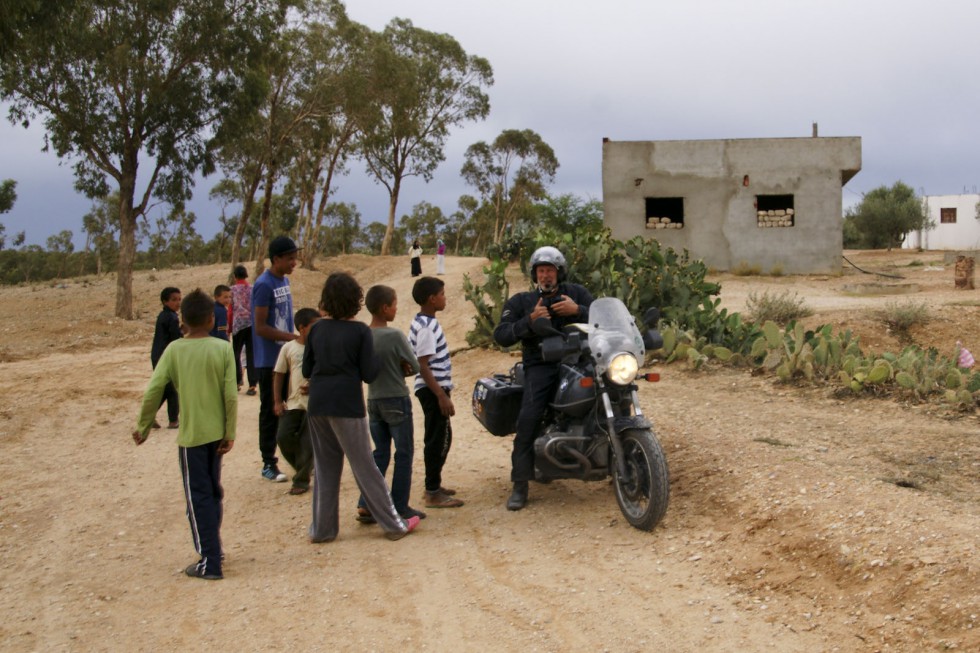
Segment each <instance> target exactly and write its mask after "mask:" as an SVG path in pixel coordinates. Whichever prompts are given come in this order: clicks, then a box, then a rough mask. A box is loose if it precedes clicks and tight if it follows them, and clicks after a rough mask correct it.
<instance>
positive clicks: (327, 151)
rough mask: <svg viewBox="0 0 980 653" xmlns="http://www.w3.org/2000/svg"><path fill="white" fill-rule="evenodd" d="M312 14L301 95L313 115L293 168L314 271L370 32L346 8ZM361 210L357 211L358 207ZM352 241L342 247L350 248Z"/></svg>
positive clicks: (348, 144) (327, 7) (342, 166)
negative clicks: (308, 101)
mask: <svg viewBox="0 0 980 653" xmlns="http://www.w3.org/2000/svg"><path fill="white" fill-rule="evenodd" d="M319 9H320V11H319V13H318V14H313V15H311V17H310V18H311V19H310V20H309V21H308V22H307V24H306V29H305V31H304V34H303V38H304V50H305V52H306V53H307V57H308V59H307V65H306V67H305V69H304V72H303V74H302V75H301V76H300V79H299V85H300V89H299V90H298V94H300V95H302V96H304V97H307V98H309V100H310V102H311V103H312V105H313V107H314V108H313V111H312V112H311V114H310V116H309V118H308V119H307V120H306V121H305V122H304V123H303V124H302V125H300V126H299V127H298V138H297V150H296V158H295V160H294V164H293V166H292V168H291V170H290V178H291V183H292V184H293V185H294V186H295V189H296V193H297V194H298V196H299V200H300V223H299V233H298V234H297V236H298V240H299V242H300V244H301V245H302V246H303V250H302V251H301V252H300V258H301V260H302V262H303V266H304V267H306V268H308V269H314V267H315V258H316V256H317V255H318V254H320V253H322V252H323V251H325V248H324V247H322V246H321V242H320V239H321V237H322V234H323V233H325V230H324V229H323V225H324V220H325V219H327V218H328V217H329V216H330V212H331V208H334V206H333V204H331V202H330V197H331V195H332V194H333V192H334V181H335V179H336V177H337V176H339V175H343V174H346V173H347V162H348V159H349V158H350V156H351V155H352V153H353V146H354V140H355V135H356V133H357V125H356V122H355V120H354V114H355V111H356V107H355V103H356V102H357V101H358V100H359V99H360V98H361V97H363V96H362V94H359V93H358V92H357V88H358V87H360V86H363V83H364V70H363V63H362V61H363V52H364V47H365V43H366V42H367V40H368V38H369V35H370V30H368V29H367V28H366V27H364V26H363V25H359V24H358V23H355V22H353V21H350V20H348V19H347V17H346V14H345V13H344V11H343V5H338V4H337V3H333V2H328V3H325V4H324V5H321V6H320V7H319ZM355 211H356V209H355ZM347 247H349V243H347V244H346V245H344V247H343V248H342V249H344V250H346V248H347Z"/></svg>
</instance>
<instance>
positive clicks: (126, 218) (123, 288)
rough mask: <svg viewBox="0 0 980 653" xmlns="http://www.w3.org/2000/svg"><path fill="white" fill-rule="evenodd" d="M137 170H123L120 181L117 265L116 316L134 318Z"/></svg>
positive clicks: (125, 318) (124, 318) (127, 318)
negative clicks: (134, 211) (134, 203)
mask: <svg viewBox="0 0 980 653" xmlns="http://www.w3.org/2000/svg"><path fill="white" fill-rule="evenodd" d="M135 190H136V171H135V170H134V171H132V172H128V171H124V172H123V178H122V179H121V180H120V182H119V264H118V266H117V267H116V317H118V318H121V319H123V320H132V319H133V263H134V262H135V260H136V216H135V215H133V193H134V192H135Z"/></svg>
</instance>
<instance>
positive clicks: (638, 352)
mask: <svg viewBox="0 0 980 653" xmlns="http://www.w3.org/2000/svg"><path fill="white" fill-rule="evenodd" d="M588 331H589V349H590V350H591V351H592V356H593V357H594V358H595V362H596V372H597V373H598V374H604V373H605V372H606V370H607V369H608V368H609V363H610V361H612V359H613V358H615V357H616V355H618V354H623V353H628V354H633V356H634V357H636V359H637V360H639V361H642V360H643V356H644V354H645V353H646V351H645V349H644V348H643V336H641V335H640V330H639V329H637V328H636V321H635V320H634V319H633V316H632V315H630V312H629V310H628V309H627V308H626V305H625V304H623V302H622V301H620V300H618V299H616V298H615V297H602V298H600V299H597V300H595V301H594V302H592V305H591V306H590V307H589V329H588Z"/></svg>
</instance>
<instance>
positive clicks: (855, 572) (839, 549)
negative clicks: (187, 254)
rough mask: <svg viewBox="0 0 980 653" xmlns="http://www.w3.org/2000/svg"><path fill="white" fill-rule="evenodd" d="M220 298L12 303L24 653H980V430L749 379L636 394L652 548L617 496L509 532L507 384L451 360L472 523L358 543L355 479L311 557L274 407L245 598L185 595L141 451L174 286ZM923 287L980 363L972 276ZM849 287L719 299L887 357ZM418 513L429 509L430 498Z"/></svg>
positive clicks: (6, 479)
mask: <svg viewBox="0 0 980 653" xmlns="http://www.w3.org/2000/svg"><path fill="white" fill-rule="evenodd" d="M426 264H428V265H429V268H430V269H432V268H434V265H432V263H431V262H429V261H425V262H424V263H423V265H426ZM326 267H327V270H328V271H329V269H331V268H332V267H343V268H347V269H351V270H353V271H354V272H355V274H356V276H357V277H358V279H359V280H360V281H361V282H362V284H363V285H364V286H365V287H367V286H369V285H370V284H372V283H378V282H385V283H388V284H389V285H392V286H394V287H395V288H396V290H397V291H398V292H399V296H400V298H401V301H400V308H401V315H400V316H399V321H400V323H396V324H397V325H398V326H405V325H406V324H407V322H408V319H409V317H410V313H411V311H410V310H409V309H410V308H411V300H410V293H409V289H410V286H411V281H412V280H411V278H410V277H409V275H408V274H407V272H408V261H407V259H406V260H404V261H402V260H401V259H398V260H389V259H369V258H366V257H349V258H347V259H344V260H341V261H334V262H331V263H330V265H329V266H326ZM480 267H481V262H480V261H478V260H474V259H465V258H453V257H449V258H448V260H447V275H446V280H447V282H449V289H450V292H449V295H450V304H449V307H448V309H447V311H446V313H445V314H444V316H443V317H442V323H443V325H444V328H445V329H446V331H447V336H448V339H449V341H450V344H451V346H455V347H462V346H463V345H464V343H465V340H464V334H465V332H466V330H468V329H469V328H470V325H471V317H470V316H471V312H470V311H469V308H468V307H467V306H466V305H465V303H464V301H463V299H462V294H461V291H460V290H459V288H458V282H459V281H460V279H461V277H462V274H463V273H469V274H471V275H478V274H479V270H480ZM925 267H938V266H937V265H933V264H932V263H931V262H930V264H929V265H927V266H925ZM402 268H404V269H402ZM223 273H224V270H223V268H220V267H217V266H215V267H211V268H197V269H193V270H180V271H167V272H156V273H153V274H152V278H151V274H150V273H140V274H139V275H138V278H137V283H136V292H137V295H138V297H139V298H140V308H141V310H142V318H141V319H140V320H138V321H135V322H120V321H118V320H114V319H113V318H112V317H111V310H112V292H113V286H112V281H111V280H107V279H102V280H92V279H89V280H86V281H84V282H77V281H69V282H67V283H66V284H65V287H63V288H61V287H58V286H57V285H52V286H44V287H36V288H25V287H19V288H4V289H0V298H2V300H3V304H4V306H5V307H6V310H5V311H4V315H3V316H0V360H2V361H4V362H2V363H0V369H2V370H3V374H2V377H0V397H2V400H0V455H2V458H3V460H4V465H3V473H2V475H0V552H2V558H0V559H2V562H0V568H2V573H0V588H2V591H0V611H2V614H3V615H4V617H5V618H4V620H3V623H2V624H0V642H3V646H2V647H3V649H4V650H5V651H37V650H70V651H98V650H111V651H115V650H154V651H158V650H174V651H185V650H222V651H224V650H243V651H246V650H247V651H252V650H256V651H258V650H273V649H276V650H283V649H302V650H313V651H321V650H322V651H335V650H345V651H346V650H350V651H395V650H422V651H450V650H452V651H596V650H600V651H616V652H619V651H648V650H670V651H698V652H705V651H731V650H774V651H808V652H809V651H921V650H947V649H959V650H964V651H967V650H978V649H980V623H978V614H980V589H978V588H980V571H978V560H980V556H978V546H980V482H978V481H980V422H978V419H977V415H976V414H975V413H974V414H972V415H969V414H966V415H964V414H957V413H952V412H950V411H948V410H946V409H944V408H942V407H938V406H935V405H918V406H916V405H905V404H902V403H900V402H896V401H891V400H880V399H852V398H847V397H837V396H835V395H834V394H833V393H832V392H830V391H829V390H828V389H823V388H799V387H793V386H784V385H778V384H775V383H774V382H773V381H772V380H771V379H770V378H766V377H753V376H751V375H749V374H748V373H747V372H744V371H738V370H719V371H712V372H710V373H693V372H689V371H687V370H686V369H685V368H683V367H680V366H677V365H674V366H670V367H667V368H661V372H662V374H663V381H661V382H660V383H659V384H650V385H646V386H644V387H643V388H642V389H641V400H642V402H643V404H644V406H645V407H646V409H647V412H648V413H649V414H650V415H651V416H652V417H653V419H654V421H655V423H656V426H657V430H658V433H659V435H660V437H661V440H662V443H663V446H664V449H665V451H666V454H667V459H668V464H669V465H670V470H671V476H672V484H671V489H672V496H671V503H670V508H669V510H668V514H667V517H666V518H665V520H664V521H663V523H662V524H661V525H660V526H659V527H658V528H657V529H656V530H654V531H653V532H651V533H643V532H640V531H637V530H635V529H633V528H630V527H629V526H628V525H627V524H626V522H625V520H624V519H623V518H622V517H621V515H620V514H619V511H618V509H617V506H616V502H615V498H614V496H613V492H612V489H611V487H610V486H609V484H608V482H599V483H588V484H586V483H582V482H575V481H564V482H561V481H560V482H554V483H552V484H550V485H547V486H542V485H532V488H531V501H530V503H529V504H528V506H527V508H526V509H525V510H523V511H521V512H517V513H513V512H508V511H506V510H505V509H504V507H503V504H504V501H505V500H506V497H507V495H508V493H509V485H508V483H507V482H506V478H507V475H508V470H509V452H510V440H509V438H495V437H493V436H490V435H489V434H487V433H486V432H485V431H483V430H482V429H481V428H480V426H479V424H478V423H477V422H476V421H475V420H474V419H473V418H472V417H471V415H470V411H469V393H470V390H471V389H472V385H473V382H474V380H475V379H476V378H478V377H480V376H483V375H485V374H487V373H488V372H491V371H503V370H505V369H507V368H508V367H510V365H511V364H512V363H513V360H514V359H513V357H511V356H509V355H507V354H501V353H493V352H486V351H458V352H457V353H456V354H455V355H454V358H453V373H454V377H455V379H456V380H457V383H458V389H457V390H456V392H455V395H454V399H455V403H456V408H457V417H456V418H455V420H454V444H453V449H452V452H451V454H450V459H449V463H448V465H447V468H446V482H447V484H449V485H451V486H453V487H455V488H457V489H458V491H459V496H460V497H461V498H463V499H464V500H465V501H466V505H465V506H464V507H463V508H460V509H455V510H442V511H440V510H429V511H428V512H429V517H428V518H427V519H426V520H424V521H423V522H422V524H421V526H420V527H419V529H418V531H417V532H416V533H414V534H413V535H412V536H410V537H407V538H405V539H403V540H401V541H398V542H389V541H387V540H386V539H385V538H383V537H382V535H381V532H380V530H379V529H378V528H377V527H374V526H364V525H361V524H358V523H357V522H355V521H354V505H355V501H356V487H355V485H354V482H353V478H352V477H351V476H350V475H349V474H347V475H346V476H345V478H344V483H343V495H342V505H346V506H348V507H349V514H350V518H349V519H348V520H344V521H342V523H341V533H340V537H339V538H338V540H337V541H336V542H333V543H331V544H324V545H311V544H309V543H308V541H307V540H306V537H305V530H306V526H307V524H308V521H309V517H310V506H309V495H305V496H300V497H292V496H289V495H287V494H286V490H287V489H288V486H287V485H283V484H273V483H269V482H267V481H265V480H263V479H262V478H261V477H260V476H259V471H260V469H261V459H260V457H259V452H258V445H257V435H256V424H257V412H258V400H257V397H247V396H245V395H244V394H242V395H241V397H240V404H239V410H240V415H239V423H240V429H239V439H238V442H237V443H236V446H235V449H234V450H233V451H232V452H231V454H229V456H228V457H227V459H226V461H225V465H224V479H223V480H224V486H225V490H226V493H227V498H226V512H225V521H224V526H223V529H222V535H223V540H224V542H225V546H226V549H227V556H228V557H227V561H226V564H225V575H226V577H225V580H223V581H221V582H202V581H195V580H192V579H188V578H186V577H185V576H184V575H183V573H182V569H183V567H184V566H185V565H187V564H188V563H189V562H191V561H192V558H193V556H194V552H193V549H192V546H191V542H190V538H189V536H188V532H187V522H186V518H185V517H184V515H183V507H182V506H183V504H182V497H181V491H180V487H179V470H178V467H177V460H176V447H175V445H174V441H173V432H168V431H167V430H166V429H164V430H162V431H154V432H153V433H152V435H151V437H150V440H149V441H148V442H147V443H146V444H145V445H143V446H142V447H140V448H139V449H137V448H136V447H135V446H133V444H132V441H131V440H130V438H129V432H130V431H131V429H132V427H133V423H134V420H135V415H136V411H137V408H138V402H139V398H140V396H141V393H142V390H143V387H144V385H145V383H146V381H147V379H148V377H149V372H150V369H149V367H150V366H149V360H148V358H149V355H148V350H149V339H150V336H151V335H152V328H153V326H152V325H153V318H154V316H155V314H156V311H157V310H158V308H157V306H156V302H155V296H156V294H157V293H158V291H159V287H162V286H164V285H177V286H179V287H181V288H182V289H184V290H185V291H186V290H189V289H191V288H193V287H194V286H196V285H200V286H202V287H205V288H211V287H213V285H214V284H216V283H219V282H221V281H222V278H221V277H222V275H223ZM910 274H912V275H918V276H919V277H921V283H922V285H923V290H922V291H921V292H920V293H919V294H918V295H916V296H915V299H922V300H923V301H929V302H930V303H931V304H930V305H932V306H934V307H935V309H934V310H935V311H936V312H938V313H939V314H941V315H944V316H946V317H945V319H944V320H943V324H942V325H939V326H934V328H933V330H932V331H931V334H932V335H931V337H937V338H940V339H944V340H943V341H945V340H948V338H950V337H960V338H961V339H963V340H964V342H967V343H970V344H972V345H973V347H974V351H975V352H976V351H977V350H980V337H978V331H977V329H978V327H977V324H978V320H977V318H978V317H980V315H978V311H980V309H978V308H977V306H978V303H977V299H978V293H977V292H976V291H970V292H971V293H972V294H970V293H960V294H957V295H953V294H947V293H946V292H945V290H944V288H945V285H946V283H945V282H946V281H947V280H948V286H949V287H950V288H951V287H952V270H951V269H946V270H925V269H923V268H916V269H910ZM947 277H948V279H947ZM322 279H323V273H322V271H321V272H308V271H302V270H300V271H297V274H296V275H294V279H293V284H294V294H295V295H296V306H297V307H300V306H305V305H315V303H316V299H317V297H318V292H319V286H320V285H321V284H322ZM844 281H846V279H844V278H838V277H831V278H810V277H807V278H781V279H771V278H745V279H740V278H729V277H726V278H724V279H723V280H722V283H723V290H722V298H723V301H724V302H725V303H726V305H731V306H732V307H735V308H738V307H739V306H740V305H744V298H745V297H746V295H747V292H749V291H751V290H755V291H758V290H761V289H763V288H766V287H775V288H791V289H795V290H798V291H799V292H800V294H801V296H804V297H805V298H807V300H808V301H809V302H811V303H812V304H814V305H815V306H817V307H818V314H817V315H816V316H814V318H813V319H815V320H820V319H821V318H828V319H837V320H838V321H842V322H849V323H850V325H851V327H852V328H855V329H856V330H858V331H864V332H866V333H867V336H866V337H867V339H877V340H878V341H880V342H881V343H884V346H889V345H890V343H893V341H892V340H890V338H891V336H890V335H889V334H887V333H883V332H882V330H881V329H880V327H878V328H877V330H875V327H874V326H873V320H870V319H868V318H867V317H866V311H867V309H868V307H869V306H873V305H874V303H875V302H880V301H881V298H865V299H866V301H862V302H860V303H858V304H856V305H850V304H848V305H845V306H843V307H842V306H840V303H841V302H839V301H837V298H841V296H840V292H839V284H841V283H842V282H844ZM933 281H935V283H933ZM889 299H894V298H889ZM846 301H847V302H849V301H850V300H849V299H846ZM970 302H972V304H971V303H970ZM961 318H962V320H963V321H960V320H961ZM822 321H827V320H826V319H825V320H822ZM920 335H921V334H920ZM862 339H863V340H864V339H865V336H864V335H862ZM420 412H421V411H419V410H417V411H416V432H417V433H421V425H420V423H419V418H420ZM420 469H421V461H420V460H419V459H418V456H417V457H416V470H417V471H418V470H420ZM413 490H414V492H413V495H414V496H415V497H416V501H415V502H414V503H416V504H420V500H419V499H420V496H421V474H420V473H417V474H416V478H415V482H414V487H413Z"/></svg>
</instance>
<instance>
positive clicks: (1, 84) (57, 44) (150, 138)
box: [0, 0, 290, 319]
mask: <svg viewBox="0 0 980 653" xmlns="http://www.w3.org/2000/svg"><path fill="white" fill-rule="evenodd" d="M289 4H290V3H289V1H288V0H249V1H248V2H245V1H244V0H230V1H229V0H99V1H98V2H96V1H94V0H78V1H76V2H53V3H50V4H48V3H27V2H20V1H18V2H17V3H16V5H17V6H18V7H19V8H20V9H21V10H22V11H23V12H27V14H28V17H27V18H26V19H25V18H24V16H23V14H18V20H17V21H16V22H15V23H13V24H12V25H5V27H4V31H3V32H2V37H3V40H2V43H0V45H2V48H0V96H2V99H4V100H6V101H9V102H10V103H11V104H10V119H11V120H12V121H14V122H19V123H21V124H23V125H24V126H27V125H29V124H30V123H31V122H32V121H33V120H34V119H35V118H38V117H41V118H42V119H43V123H44V127H45V130H46V132H47V136H46V147H47V146H50V147H53V148H54V151H55V153H56V154H57V155H58V156H59V157H71V158H73V159H74V160H75V164H74V168H75V185H76V187H77V188H78V189H80V190H81V191H83V192H84V193H85V194H86V195H87V196H89V197H100V196H105V195H106V194H107V193H108V192H109V190H110V181H111V183H112V185H114V186H115V187H116V188H117V190H118V192H119V219H120V229H119V266H118V276H117V283H116V306H115V313H116V315H117V316H119V317H122V318H126V319H131V318H132V317H133V296H132V272H133V263H134V260H135V255H136V229H137V219H138V218H139V217H140V216H141V215H144V214H145V212H146V210H147V207H148V206H149V203H150V201H151V197H154V196H155V197H158V198H160V199H162V200H164V201H166V202H168V203H170V204H171V205H173V206H175V207H179V206H181V205H182V204H183V203H184V202H185V201H186V200H187V199H188V198H189V197H190V194H191V187H192V185H193V176H194V174H195V173H196V172H197V171H198V170H201V169H203V170H204V171H205V172H207V171H209V170H210V169H211V167H212V166H213V151H212V149H211V147H210V144H211V139H212V138H214V136H215V135H216V134H219V133H220V132H221V129H222V127H223V124H224V121H225V120H226V119H228V118H229V117H232V116H240V115H242V114H243V112H244V107H246V106H248V105H249V104H251V103H253V102H255V101H257V99H258V98H260V97H261V89H262V80H261V78H260V77H257V76H255V75H254V74H253V68H254V65H255V64H256V63H257V62H258V61H260V60H261V56H262V53H263V52H264V50H265V48H266V45H265V44H266V43H267V42H268V41H269V40H270V36H271V35H272V34H273V33H274V32H275V31H276V30H277V29H278V28H279V27H280V26H281V25H282V24H283V23H284V21H285V17H286V8H287V6H288V5H289ZM31 12H35V13H37V14H38V16H39V17H40V18H41V19H40V20H32V19H31V16H30V15H29V14H30V13H31ZM141 166H145V167H146V168H147V169H148V172H147V173H145V174H140V173H141V170H140V168H141Z"/></svg>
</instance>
